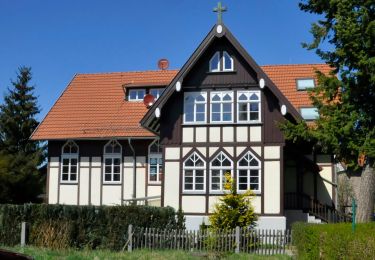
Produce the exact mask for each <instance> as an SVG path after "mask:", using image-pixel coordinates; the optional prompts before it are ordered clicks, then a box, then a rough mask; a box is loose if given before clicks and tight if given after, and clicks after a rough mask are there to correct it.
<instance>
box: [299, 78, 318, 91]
mask: <svg viewBox="0 0 375 260" xmlns="http://www.w3.org/2000/svg"><path fill="white" fill-rule="evenodd" d="M296 84H297V90H306V89H309V88H314V87H315V81H314V79H297V80H296Z"/></svg>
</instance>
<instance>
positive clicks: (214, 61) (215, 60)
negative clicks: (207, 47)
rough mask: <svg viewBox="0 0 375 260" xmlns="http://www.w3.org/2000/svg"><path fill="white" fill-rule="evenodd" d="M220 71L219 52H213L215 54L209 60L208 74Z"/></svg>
mask: <svg viewBox="0 0 375 260" xmlns="http://www.w3.org/2000/svg"><path fill="white" fill-rule="evenodd" d="M217 71H220V52H218V51H217V52H215V54H214V55H213V56H212V58H211V59H210V72H217Z"/></svg>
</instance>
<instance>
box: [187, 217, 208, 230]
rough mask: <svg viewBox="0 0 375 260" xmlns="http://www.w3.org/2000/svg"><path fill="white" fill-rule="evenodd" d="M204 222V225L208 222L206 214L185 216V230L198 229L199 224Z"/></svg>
mask: <svg viewBox="0 0 375 260" xmlns="http://www.w3.org/2000/svg"><path fill="white" fill-rule="evenodd" d="M203 222H204V223H205V224H206V225H207V224H208V223H209V221H208V216H204V215H201V216H191V215H190V216H189V215H186V216H185V226H186V229H187V230H199V226H200V225H201V224H202V223H203Z"/></svg>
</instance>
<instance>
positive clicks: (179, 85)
mask: <svg viewBox="0 0 375 260" xmlns="http://www.w3.org/2000/svg"><path fill="white" fill-rule="evenodd" d="M176 91H177V92H180V91H181V82H180V81H177V82H176Z"/></svg>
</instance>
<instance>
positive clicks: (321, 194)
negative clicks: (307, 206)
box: [317, 166, 333, 205]
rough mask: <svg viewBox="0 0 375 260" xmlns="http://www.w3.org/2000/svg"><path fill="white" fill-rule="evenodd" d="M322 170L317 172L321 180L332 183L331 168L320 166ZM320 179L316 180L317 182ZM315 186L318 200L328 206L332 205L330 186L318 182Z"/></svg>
mask: <svg viewBox="0 0 375 260" xmlns="http://www.w3.org/2000/svg"><path fill="white" fill-rule="evenodd" d="M321 167H322V170H321V171H320V172H319V174H320V176H322V178H324V179H326V180H328V181H330V182H332V166H321ZM319 179H320V178H318V180H319ZM319 183H320V185H318V186H317V188H318V189H317V193H318V199H319V200H320V201H322V202H324V203H326V204H328V205H330V204H331V203H332V199H333V198H332V184H330V183H328V182H326V181H324V180H319V181H318V184H319Z"/></svg>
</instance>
